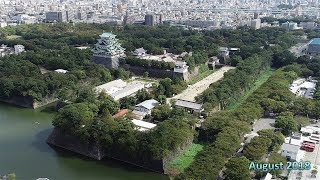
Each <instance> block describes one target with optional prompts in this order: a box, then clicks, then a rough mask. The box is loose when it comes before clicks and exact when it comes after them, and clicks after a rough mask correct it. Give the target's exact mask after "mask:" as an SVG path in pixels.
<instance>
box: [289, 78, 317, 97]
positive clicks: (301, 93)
mask: <svg viewBox="0 0 320 180" xmlns="http://www.w3.org/2000/svg"><path fill="white" fill-rule="evenodd" d="M316 83H317V80H314V79H312V78H308V79H306V78H299V79H297V80H295V81H293V83H292V84H291V86H290V87H289V90H290V91H291V92H292V93H293V94H295V95H296V96H298V97H305V98H308V99H312V98H313V95H314V92H315V90H316Z"/></svg>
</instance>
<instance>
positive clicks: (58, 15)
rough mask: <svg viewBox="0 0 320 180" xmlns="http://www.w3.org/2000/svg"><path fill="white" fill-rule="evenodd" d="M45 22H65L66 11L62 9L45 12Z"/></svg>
mask: <svg viewBox="0 0 320 180" xmlns="http://www.w3.org/2000/svg"><path fill="white" fill-rule="evenodd" d="M46 21H47V22H67V21H68V19H67V13H66V12H62V11H51V12H47V13H46Z"/></svg>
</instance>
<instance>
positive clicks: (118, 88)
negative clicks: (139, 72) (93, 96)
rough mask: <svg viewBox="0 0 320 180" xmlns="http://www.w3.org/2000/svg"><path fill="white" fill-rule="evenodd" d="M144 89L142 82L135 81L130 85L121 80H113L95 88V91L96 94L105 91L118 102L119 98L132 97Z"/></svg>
mask: <svg viewBox="0 0 320 180" xmlns="http://www.w3.org/2000/svg"><path fill="white" fill-rule="evenodd" d="M144 88H145V85H144V84H143V83H142V82H138V81H135V82H132V83H127V82H125V81H123V80H122V79H118V80H114V81H111V82H108V83H106V84H102V85H100V86H97V87H96V88H95V91H96V92H97V93H100V92H101V91H105V92H106V93H107V94H108V95H110V96H111V97H112V98H113V99H114V100H119V99H121V98H124V97H127V96H130V95H133V94H135V93H136V92H138V91H139V90H141V89H144Z"/></svg>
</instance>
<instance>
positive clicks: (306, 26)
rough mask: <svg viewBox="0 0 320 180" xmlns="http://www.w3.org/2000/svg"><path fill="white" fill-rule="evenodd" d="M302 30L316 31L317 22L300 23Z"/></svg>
mask: <svg viewBox="0 0 320 180" xmlns="http://www.w3.org/2000/svg"><path fill="white" fill-rule="evenodd" d="M299 25H300V27H302V29H315V28H316V26H317V24H316V23H315V22H300V24H299Z"/></svg>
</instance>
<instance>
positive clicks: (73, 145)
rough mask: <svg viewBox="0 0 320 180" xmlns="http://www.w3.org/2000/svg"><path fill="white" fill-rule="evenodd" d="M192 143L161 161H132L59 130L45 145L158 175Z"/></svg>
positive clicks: (122, 154) (129, 156) (189, 141)
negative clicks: (136, 167) (116, 161)
mask: <svg viewBox="0 0 320 180" xmlns="http://www.w3.org/2000/svg"><path fill="white" fill-rule="evenodd" d="M192 141H193V137H192V138H190V139H189V140H188V141H187V142H186V143H184V144H183V145H182V146H180V147H179V148H177V149H176V150H175V151H173V152H171V153H170V154H169V155H168V156H167V157H165V158H163V159H162V160H152V159H145V160H141V159H134V158H132V157H131V155H130V154H126V153H122V152H120V151H116V152H107V150H104V148H103V147H101V145H100V144H99V143H97V142H92V143H89V144H86V143H83V142H82V141H81V140H80V139H79V138H77V137H75V136H72V135H70V134H68V133H65V132H63V131H61V130H60V129H59V128H54V129H53V131H52V133H51V134H50V135H49V137H48V139H47V143H48V144H50V145H53V146H56V147H59V148H63V149H66V150H69V151H72V152H75V153H78V154H81V155H84V156H87V157H90V158H93V159H96V160H101V159H103V158H105V157H108V158H112V159H116V160H119V161H122V162H126V163H128V164H132V165H135V166H138V167H141V168H144V169H148V170H151V171H155V172H158V173H166V169H167V166H168V165H169V163H170V161H172V160H173V159H175V158H176V157H177V156H178V155H179V154H181V152H183V151H184V150H185V149H186V148H187V147H188V146H190V145H191V143H192Z"/></svg>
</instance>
